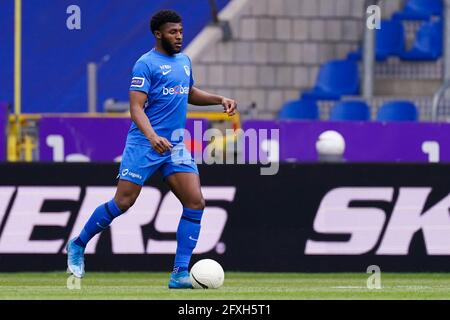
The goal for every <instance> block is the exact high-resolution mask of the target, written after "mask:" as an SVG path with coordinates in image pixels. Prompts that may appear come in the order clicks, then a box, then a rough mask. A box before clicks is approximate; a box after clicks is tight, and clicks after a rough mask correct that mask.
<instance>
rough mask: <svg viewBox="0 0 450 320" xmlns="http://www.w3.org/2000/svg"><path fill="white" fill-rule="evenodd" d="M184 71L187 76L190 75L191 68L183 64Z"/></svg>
mask: <svg viewBox="0 0 450 320" xmlns="http://www.w3.org/2000/svg"><path fill="white" fill-rule="evenodd" d="M184 72H186V75H187V76H188V77H190V76H191V68H189V66H184Z"/></svg>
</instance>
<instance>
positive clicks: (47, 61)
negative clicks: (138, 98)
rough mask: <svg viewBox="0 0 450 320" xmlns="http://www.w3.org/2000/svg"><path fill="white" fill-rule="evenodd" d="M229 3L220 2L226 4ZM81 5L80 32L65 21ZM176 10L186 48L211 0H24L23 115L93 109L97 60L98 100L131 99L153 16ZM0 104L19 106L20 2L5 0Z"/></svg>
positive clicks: (0, 26) (0, 8)
mask: <svg viewBox="0 0 450 320" xmlns="http://www.w3.org/2000/svg"><path fill="white" fill-rule="evenodd" d="M229 1H230V0H218V1H217V4H218V8H219V10H220V9H222V8H223V7H224V6H225V5H226V4H227V3H228V2H229ZM74 4H76V5H77V6H78V8H79V10H80V11H79V12H80V17H81V18H80V21H81V23H80V29H69V28H68V26H67V21H68V20H70V21H71V19H70V17H71V15H72V13H73V11H71V10H68V9H69V7H70V6H71V5H74ZM165 8H170V9H174V10H177V11H178V12H179V13H180V14H181V15H182V16H183V19H184V27H185V33H184V36H185V45H188V44H189V42H190V41H192V39H194V38H195V36H196V35H197V34H198V33H199V32H200V31H201V30H202V29H203V28H204V27H205V26H206V25H207V24H208V23H209V22H210V21H211V20H212V16H211V9H210V7H209V3H208V0H196V1H178V0H164V1H148V0H130V1H123V0H96V1H90V0H78V1H76V2H75V3H74V2H73V1H69V0H58V1H56V0H53V1H37V0H29V1H28V0H27V1H22V37H21V38H22V39H21V40H22V45H23V48H22V112H24V113H38V112H41V113H49V112H54V113H62V112H87V111H88V110H87V64H88V63H90V62H94V63H97V64H98V99H97V101H98V105H97V111H99V112H101V111H103V104H104V102H105V100H107V99H115V100H118V101H128V88H129V84H130V77H131V70H132V68H133V65H134V63H135V62H136V60H137V59H139V57H140V56H141V55H143V54H144V53H146V52H148V51H149V50H151V48H152V47H153V46H154V39H153V36H152V35H151V32H150V17H151V16H152V14H154V13H155V12H156V11H158V10H161V9H165ZM0 39H2V40H1V41H0V63H1V65H2V67H1V68H0V101H5V102H7V103H10V104H11V105H12V104H13V103H14V97H13V92H14V90H13V83H14V68H13V66H14V0H2V1H0Z"/></svg>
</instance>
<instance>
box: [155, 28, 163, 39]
mask: <svg viewBox="0 0 450 320" xmlns="http://www.w3.org/2000/svg"><path fill="white" fill-rule="evenodd" d="M161 36H162V33H161V31H159V30H156V31H155V38H156V39H158V40H161Z"/></svg>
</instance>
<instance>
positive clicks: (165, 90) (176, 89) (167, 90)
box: [162, 86, 189, 96]
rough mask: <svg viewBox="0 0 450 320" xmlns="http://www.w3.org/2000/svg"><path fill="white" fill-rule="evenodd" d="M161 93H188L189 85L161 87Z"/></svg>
mask: <svg viewBox="0 0 450 320" xmlns="http://www.w3.org/2000/svg"><path fill="white" fill-rule="evenodd" d="M162 94H163V95H164V96H173V95H176V94H186V95H187V94H189V87H183V86H176V87H173V88H166V87H163V91H162Z"/></svg>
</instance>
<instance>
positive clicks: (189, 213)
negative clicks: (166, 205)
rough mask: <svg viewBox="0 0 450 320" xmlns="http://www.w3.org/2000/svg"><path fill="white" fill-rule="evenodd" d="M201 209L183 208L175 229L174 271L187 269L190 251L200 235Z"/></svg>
mask: <svg viewBox="0 0 450 320" xmlns="http://www.w3.org/2000/svg"><path fill="white" fill-rule="evenodd" d="M202 215H203V210H193V209H188V208H183V215H182V216H181V219H180V223H179V225H178V230H177V253H176V255H175V265H174V268H173V270H174V272H175V273H176V272H181V271H187V270H188V267H189V261H190V260H191V256H192V252H193V251H194V249H195V246H196V245H197V240H198V237H199V235H200V221H201V220H202Z"/></svg>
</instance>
